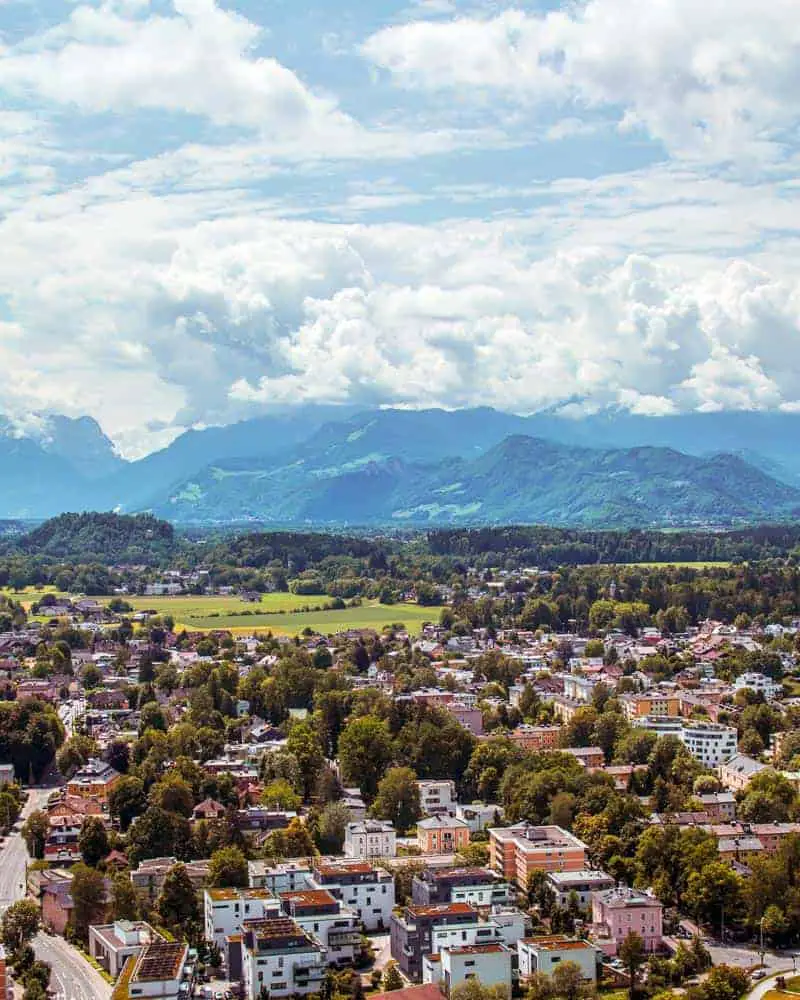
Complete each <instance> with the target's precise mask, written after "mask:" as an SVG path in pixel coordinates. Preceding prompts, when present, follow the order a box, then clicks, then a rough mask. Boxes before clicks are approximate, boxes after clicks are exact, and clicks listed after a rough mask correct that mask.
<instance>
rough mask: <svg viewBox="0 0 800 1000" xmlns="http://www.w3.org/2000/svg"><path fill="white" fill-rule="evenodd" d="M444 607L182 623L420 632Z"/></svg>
mask: <svg viewBox="0 0 800 1000" xmlns="http://www.w3.org/2000/svg"><path fill="white" fill-rule="evenodd" d="M440 611H441V608H438V607H432V608H421V607H420V606H419V605H418V604H392V605H384V604H363V605H362V606H361V607H360V608H346V609H345V610H344V611H306V612H303V611H296V612H293V613H292V612H289V613H287V614H272V615H264V614H261V615H259V614H253V615H248V616H247V617H244V618H241V617H238V616H225V615H221V616H220V617H219V618H204V619H194V620H191V619H190V620H186V619H182V620H181V624H183V625H186V626H187V627H189V628H193V629H215V628H227V629H231V630H232V631H234V632H237V633H240V634H242V633H248V632H255V631H260V632H265V631H271V632H273V633H274V634H275V635H299V634H300V633H301V632H302V631H303V629H306V628H310V629H313V630H314V631H315V632H322V633H323V634H328V633H331V632H341V631H343V630H344V629H359V628H371V629H375V630H376V631H378V632H379V631H380V630H381V629H382V628H383V627H384V626H386V625H394V624H399V623H402V624H403V625H405V627H406V628H407V629H408V631H409V632H411V633H413V634H415V635H416V634H417V633H418V632H419V631H420V629H421V628H422V623H423V622H438V621H439V613H440Z"/></svg>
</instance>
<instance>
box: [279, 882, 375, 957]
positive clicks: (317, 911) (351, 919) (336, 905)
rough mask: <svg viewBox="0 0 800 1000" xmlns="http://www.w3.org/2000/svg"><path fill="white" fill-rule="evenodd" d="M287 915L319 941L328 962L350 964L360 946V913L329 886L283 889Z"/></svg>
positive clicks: (282, 897) (283, 900) (283, 902)
mask: <svg viewBox="0 0 800 1000" xmlns="http://www.w3.org/2000/svg"><path fill="white" fill-rule="evenodd" d="M280 901H281V906H282V909H283V912H284V914H285V915H286V916H287V917H291V919H292V920H294V921H295V923H296V924H297V925H298V926H299V927H301V928H302V929H303V930H304V931H305V932H306V933H307V934H311V935H313V937H314V938H315V939H316V940H318V941H319V942H320V944H321V945H322V946H323V948H324V949H325V952H326V956H327V960H328V962H336V963H337V964H341V963H346V964H351V963H352V962H353V961H355V958H356V956H357V954H358V952H359V951H360V948H361V928H360V922H359V918H358V914H357V913H356V912H355V910H351V909H350V908H349V907H348V906H343V905H342V903H341V902H340V901H339V900H338V899H336V898H335V897H334V896H333V894H332V893H330V892H328V891H327V889H301V890H299V891H297V892H282V893H281V895H280Z"/></svg>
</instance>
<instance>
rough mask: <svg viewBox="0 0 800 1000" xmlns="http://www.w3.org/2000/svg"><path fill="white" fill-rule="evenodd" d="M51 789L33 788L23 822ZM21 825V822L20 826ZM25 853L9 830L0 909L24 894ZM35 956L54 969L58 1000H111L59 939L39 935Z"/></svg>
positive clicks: (1, 863)
mask: <svg viewBox="0 0 800 1000" xmlns="http://www.w3.org/2000/svg"><path fill="white" fill-rule="evenodd" d="M52 790H53V789H52V788H32V789H30V795H29V797H28V801H27V802H26V804H25V808H24V810H23V812H22V821H23V822H24V819H25V817H26V816H28V815H29V814H30V813H31V812H33V811H34V809H39V808H41V807H42V806H43V805H44V804H45V803H46V802H47V796H48V795H49V794H50V792H52ZM19 825H20V826H21V823H20V824H19ZM27 862H28V852H27V849H26V847H25V842H24V841H23V839H22V837H21V836H20V833H19V829H17V830H14V831H12V833H11V834H10V835H9V837H8V839H7V840H6V843H5V846H4V847H3V848H2V850H0V910H2V911H5V909H6V907H8V906H9V905H10V904H11V903H13V902H14V901H15V900H17V899H22V897H23V896H24V895H25V866H26V864H27ZM33 947H34V951H35V952H36V957H37V958H41V959H44V961H45V962H49V963H50V965H51V966H52V969H53V975H52V979H51V986H52V987H53V988H54V989H55V990H56V991H57V993H58V1000H110V997H111V987H110V986H109V985H108V983H107V982H106V981H105V980H104V979H103V977H102V976H100V975H99V974H98V973H97V971H96V970H95V969H93V968H92V967H91V965H89V963H88V962H87V961H86V960H85V959H84V958H83V957H82V956H81V955H80V953H79V952H77V951H76V950H75V949H74V948H73V947H71V946H70V945H68V944H67V942H66V941H65V940H64V939H63V938H60V937H55V936H51V935H48V934H38V935H37V936H36V938H35V939H34V942H33Z"/></svg>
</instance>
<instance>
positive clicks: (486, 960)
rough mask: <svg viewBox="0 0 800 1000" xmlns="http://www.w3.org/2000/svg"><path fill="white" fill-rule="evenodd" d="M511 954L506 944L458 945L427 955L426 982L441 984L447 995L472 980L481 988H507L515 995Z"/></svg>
mask: <svg viewBox="0 0 800 1000" xmlns="http://www.w3.org/2000/svg"><path fill="white" fill-rule="evenodd" d="M511 960H512V954H511V951H510V950H509V949H508V948H507V947H506V946H505V945H504V944H478V945H457V946H455V947H449V948H443V949H442V950H441V951H440V952H436V953H433V954H431V955H426V956H425V957H424V958H423V960H422V981H423V983H434V984H435V985H437V986H438V985H439V984H441V985H442V986H443V987H444V992H445V996H448V997H449V996H450V994H451V992H452V990H453V989H454V987H456V986H460V985H461V984H462V983H465V982H466V981H467V980H468V979H477V980H478V981H479V982H480V984H481V986H503V987H505V989H506V991H507V992H508V994H509V995H510V993H511V976H512V972H511Z"/></svg>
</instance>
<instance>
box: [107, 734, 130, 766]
mask: <svg viewBox="0 0 800 1000" xmlns="http://www.w3.org/2000/svg"><path fill="white" fill-rule="evenodd" d="M106 760H107V761H108V763H109V764H110V765H111V766H112V767H113V768H114V770H115V771H119V773H120V774H127V773H128V767H129V766H130V760H131V749H130V747H129V746H128V744H127V743H125V742H124V741H123V740H114V742H113V743H112V744H111V745H110V746H109V748H108V750H106Z"/></svg>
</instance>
